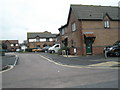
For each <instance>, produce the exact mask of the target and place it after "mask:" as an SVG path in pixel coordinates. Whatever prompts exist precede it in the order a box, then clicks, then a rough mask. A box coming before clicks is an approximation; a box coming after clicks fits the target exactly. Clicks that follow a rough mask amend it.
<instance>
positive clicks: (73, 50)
mask: <svg viewBox="0 0 120 90" xmlns="http://www.w3.org/2000/svg"><path fill="white" fill-rule="evenodd" d="M118 9H119V7H112V6H93V5H71V6H70V10H69V15H68V20H67V24H65V25H63V26H61V27H60V28H59V31H60V37H61V38H60V42H61V46H62V47H64V46H67V47H69V48H70V54H77V55H88V54H90V55H91V54H102V53H103V48H104V47H106V46H110V45H112V44H113V43H114V42H116V41H117V40H118V28H119V26H118V21H119V20H120V19H119V15H118Z"/></svg>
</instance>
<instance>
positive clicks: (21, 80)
mask: <svg viewBox="0 0 120 90" xmlns="http://www.w3.org/2000/svg"><path fill="white" fill-rule="evenodd" d="M16 54H17V55H18V56H19V62H18V65H16V66H15V68H13V69H12V70H10V71H7V72H4V73H3V74H2V87H3V88H118V70H117V69H100V68H73V67H64V66H60V65H57V64H54V63H52V62H49V61H48V60H46V59H45V58H43V57H41V56H40V55H39V54H36V53H24V54H19V53H16Z"/></svg>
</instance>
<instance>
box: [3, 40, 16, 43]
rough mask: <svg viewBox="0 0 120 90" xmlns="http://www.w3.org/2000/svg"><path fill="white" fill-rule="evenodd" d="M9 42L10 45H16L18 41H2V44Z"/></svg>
mask: <svg viewBox="0 0 120 90" xmlns="http://www.w3.org/2000/svg"><path fill="white" fill-rule="evenodd" d="M6 42H9V43H11V44H18V40H2V43H6Z"/></svg>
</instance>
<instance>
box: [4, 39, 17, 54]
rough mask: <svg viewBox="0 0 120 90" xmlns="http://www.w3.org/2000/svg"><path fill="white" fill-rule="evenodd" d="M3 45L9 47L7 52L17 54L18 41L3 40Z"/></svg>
mask: <svg viewBox="0 0 120 90" xmlns="http://www.w3.org/2000/svg"><path fill="white" fill-rule="evenodd" d="M2 43H4V44H6V45H7V50H8V51H12V52H15V51H16V49H19V42H18V40H2Z"/></svg>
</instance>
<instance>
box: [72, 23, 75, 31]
mask: <svg viewBox="0 0 120 90" xmlns="http://www.w3.org/2000/svg"><path fill="white" fill-rule="evenodd" d="M72 31H73V32H74V31H76V24H75V23H73V24H72Z"/></svg>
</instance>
